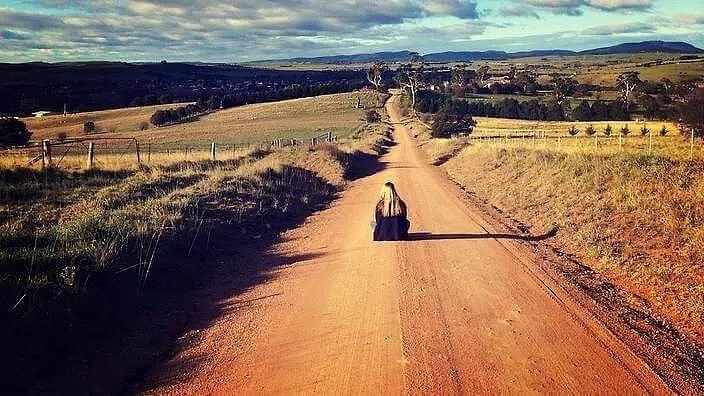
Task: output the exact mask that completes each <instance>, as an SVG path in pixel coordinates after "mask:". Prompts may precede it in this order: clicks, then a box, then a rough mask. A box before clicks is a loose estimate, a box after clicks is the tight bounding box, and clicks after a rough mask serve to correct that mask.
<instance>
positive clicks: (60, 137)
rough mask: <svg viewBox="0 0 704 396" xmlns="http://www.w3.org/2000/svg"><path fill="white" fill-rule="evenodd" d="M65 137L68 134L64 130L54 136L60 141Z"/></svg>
mask: <svg viewBox="0 0 704 396" xmlns="http://www.w3.org/2000/svg"><path fill="white" fill-rule="evenodd" d="M67 137H68V135H67V134H66V132H59V133H58V134H57V135H56V138H57V139H59V141H60V142H63V141H64V140H66V138H67Z"/></svg>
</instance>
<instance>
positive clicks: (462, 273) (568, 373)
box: [147, 97, 669, 394]
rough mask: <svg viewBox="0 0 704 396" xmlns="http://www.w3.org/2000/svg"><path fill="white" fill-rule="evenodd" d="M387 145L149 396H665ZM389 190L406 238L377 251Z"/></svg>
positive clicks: (400, 132)
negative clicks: (381, 207) (379, 216)
mask: <svg viewBox="0 0 704 396" xmlns="http://www.w3.org/2000/svg"><path fill="white" fill-rule="evenodd" d="M396 101H397V97H393V98H392V99H391V100H390V101H389V102H388V104H387V108H388V111H389V114H390V116H391V120H392V122H399V121H400V116H399V114H398V111H397V108H396V106H395V104H396ZM394 136H395V139H396V141H397V142H398V145H396V146H394V147H393V148H392V149H391V151H390V152H389V153H388V154H387V155H386V156H384V158H383V161H384V162H385V163H386V167H385V168H384V169H383V170H381V171H380V172H377V173H376V174H374V175H372V176H369V177H366V178H362V179H359V180H357V181H355V182H354V183H353V184H352V186H351V187H350V188H349V189H348V190H346V191H345V192H344V193H343V195H342V197H341V198H340V199H339V200H337V201H336V202H335V203H334V204H333V205H332V207H331V208H329V209H327V210H325V211H323V212H320V213H319V214H317V215H315V216H313V217H312V218H310V219H309V220H308V221H307V222H306V223H305V224H304V225H303V226H301V227H299V228H297V229H295V230H293V231H290V232H288V233H287V234H286V235H285V236H284V237H285V242H283V243H281V244H279V245H278V246H276V251H275V253H276V255H278V256H280V257H290V258H291V260H290V261H291V262H293V263H292V264H290V265H287V266H285V267H279V268H278V269H277V270H276V271H275V273H273V274H272V276H273V277H272V279H271V280H269V281H268V282H265V283H262V284H259V285H257V286H255V287H252V288H251V289H250V290H248V291H246V292H245V293H243V294H240V295H238V296H236V297H233V298H231V299H227V300H225V301H217V302H216V303H217V304H219V305H220V306H222V307H225V308H226V309H224V312H225V313H224V314H223V315H222V316H220V317H219V318H218V319H217V320H216V321H215V322H214V323H213V324H212V325H211V326H210V327H208V328H207V329H206V330H203V331H201V332H200V333H199V334H198V335H197V336H196V337H195V341H194V342H193V344H192V345H190V346H189V347H187V348H184V349H183V350H182V351H181V352H180V353H178V354H177V355H176V356H175V357H173V359H171V361H170V362H168V363H167V364H165V365H164V367H161V368H159V369H157V370H156V371H155V372H153V373H151V374H150V375H149V376H148V377H147V378H148V380H149V381H150V382H149V384H150V386H149V387H148V389H149V393H154V392H155V393H176V394H202V393H204V392H206V393H224V394H272V393H273V394H291V393H323V394H343V393H344V394H347V393H356V394H360V393H363V394H379V393H387V394H398V393H411V394H416V393H431V392H432V393H443V394H456V393H466V394H473V393H521V394H522V393H545V392H548V393H560V394H564V393H572V394H574V393H600V394H616V393H618V394H643V393H655V394H662V393H668V392H669V391H668V390H667V387H666V385H665V384H664V383H663V382H662V381H661V379H660V378H659V377H658V376H657V375H655V374H654V373H653V372H652V371H651V370H650V369H649V368H648V367H647V366H646V365H645V364H644V363H643V362H642V361H641V360H640V359H639V358H638V357H636V356H635V355H634V354H633V353H632V352H631V351H630V350H629V349H628V348H626V347H625V346H624V344H622V343H621V342H620V341H619V340H618V339H617V338H616V337H614V336H613V335H612V334H611V333H610V332H609V331H607V330H606V329H605V327H604V326H603V325H602V324H601V323H600V322H598V321H597V320H596V319H595V318H593V317H592V316H591V315H590V314H589V313H588V312H586V310H584V309H582V308H580V307H579V306H578V305H577V304H576V303H574V302H573V301H572V300H571V299H570V298H569V297H568V296H567V295H566V293H565V291H564V290H563V289H562V288H561V287H560V286H559V285H558V284H557V283H556V282H555V281H554V280H553V279H552V278H551V277H549V276H548V275H547V274H545V273H543V272H542V271H541V270H540V269H539V268H538V266H536V265H535V263H533V262H532V261H531V258H530V255H527V254H525V253H521V252H522V251H523V250H522V249H520V248H519V247H518V246H517V244H516V241H515V240H513V239H511V238H508V237H507V236H505V235H504V236H501V235H491V234H490V232H491V228H490V226H489V225H487V224H485V223H484V221H483V220H481V219H480V218H479V217H478V216H477V214H476V213H474V212H473V211H472V209H471V208H470V207H468V205H467V203H466V202H465V201H463V200H462V199H461V194H460V191H459V190H458V189H457V187H455V186H454V185H453V184H452V183H451V182H449V181H448V180H447V178H446V177H445V176H444V175H443V174H442V173H441V172H440V171H439V170H438V169H436V168H434V167H432V166H430V165H427V161H426V160H425V159H424V157H423V155H422V153H421V152H420V151H419V149H418V148H417V147H416V144H415V143H414V140H413V139H412V137H410V134H409V131H408V130H407V129H406V127H405V126H403V125H402V124H401V123H398V124H396V125H395V132H394ZM386 181H393V182H394V183H396V185H397V187H398V191H399V193H400V194H401V196H402V197H403V198H404V199H405V200H406V202H407V204H408V207H409V210H410V216H409V217H410V221H411V224H412V225H411V232H412V233H414V236H413V239H414V240H412V241H407V242H388V243H373V242H372V241H371V229H370V225H369V223H370V221H371V219H372V209H373V207H374V203H375V200H376V198H377V192H378V190H379V188H380V187H381V185H382V184H383V182H386ZM236 259H237V258H233V260H236Z"/></svg>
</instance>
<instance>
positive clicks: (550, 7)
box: [521, 0, 653, 16]
mask: <svg viewBox="0 0 704 396" xmlns="http://www.w3.org/2000/svg"><path fill="white" fill-rule="evenodd" d="M521 3H523V4H528V5H531V6H534V7H536V8H540V9H544V10H547V11H549V12H552V13H553V14H562V15H572V16H577V15H582V13H583V8H593V9H598V10H601V11H608V12H615V11H618V12H632V11H647V10H650V9H651V8H652V6H653V5H652V0H522V1H521Z"/></svg>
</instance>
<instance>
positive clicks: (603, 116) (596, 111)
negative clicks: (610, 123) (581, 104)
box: [591, 100, 609, 121]
mask: <svg viewBox="0 0 704 396" xmlns="http://www.w3.org/2000/svg"><path fill="white" fill-rule="evenodd" d="M591 113H592V120H594V121H606V120H608V119H609V106H608V105H607V104H606V103H604V102H603V101H601V100H597V101H596V102H594V103H592V111H591Z"/></svg>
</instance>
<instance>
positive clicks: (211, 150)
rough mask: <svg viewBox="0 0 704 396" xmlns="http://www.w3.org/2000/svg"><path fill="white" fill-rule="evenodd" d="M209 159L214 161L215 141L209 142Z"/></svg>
mask: <svg viewBox="0 0 704 396" xmlns="http://www.w3.org/2000/svg"><path fill="white" fill-rule="evenodd" d="M210 159H211V160H213V161H215V142H212V143H210Z"/></svg>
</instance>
